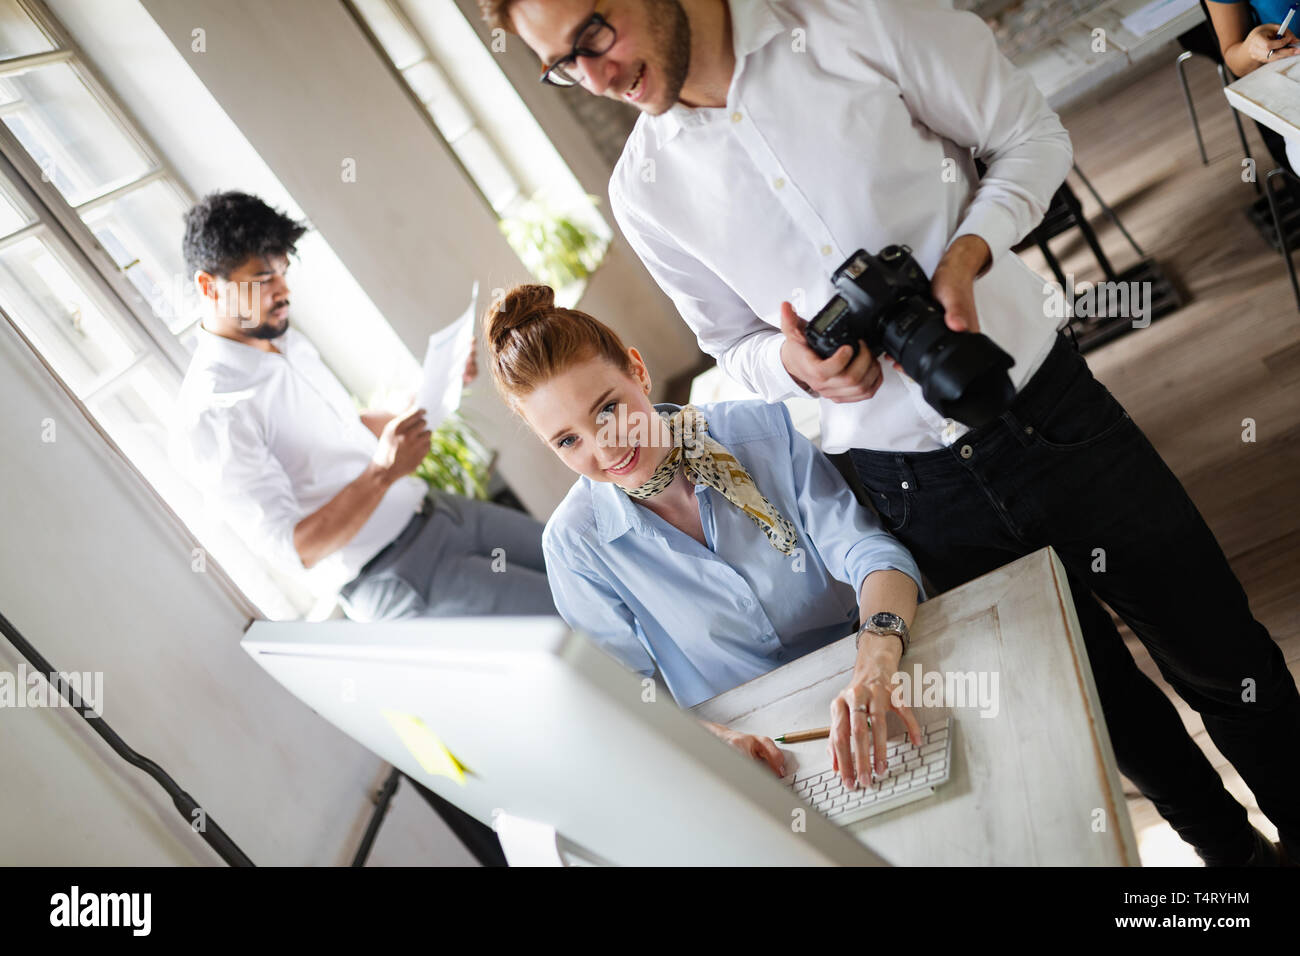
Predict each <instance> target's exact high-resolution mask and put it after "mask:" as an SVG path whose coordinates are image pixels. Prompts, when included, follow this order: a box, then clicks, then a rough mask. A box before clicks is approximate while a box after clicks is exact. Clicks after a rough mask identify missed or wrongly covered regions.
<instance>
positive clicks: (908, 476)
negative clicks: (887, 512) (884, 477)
mask: <svg viewBox="0 0 1300 956" xmlns="http://www.w3.org/2000/svg"><path fill="white" fill-rule="evenodd" d="M894 460H895V461H896V462H897V463H898V480H899V484H900V487H902V488H903V490H904V491H916V490H917V489H918V488H919V487H920V484H919V483H918V482H917V480H916V474H915V472H913V471H912V466H911V465H910V464H909V463H908V461H907V456H906V455H903V454H898V455H895V456H894Z"/></svg>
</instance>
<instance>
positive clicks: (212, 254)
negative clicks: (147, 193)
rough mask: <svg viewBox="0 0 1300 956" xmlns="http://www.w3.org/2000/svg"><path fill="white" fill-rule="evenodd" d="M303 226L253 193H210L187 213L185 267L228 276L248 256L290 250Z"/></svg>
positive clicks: (191, 271) (300, 235) (184, 247)
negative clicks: (251, 194)
mask: <svg viewBox="0 0 1300 956" xmlns="http://www.w3.org/2000/svg"><path fill="white" fill-rule="evenodd" d="M306 231H307V225H306V223H301V222H297V221H296V220H294V219H291V218H289V217H288V216H286V215H285V214H284V213H282V212H280V211H279V210H278V209H272V208H271V207H270V206H268V205H267V204H266V203H264V202H263V201H262V200H260V199H258V198H257V197H256V196H250V195H248V193H241V192H223V193H209V194H208V195H207V196H204V197H203V199H202V200H200V201H199V202H197V203H195V205H194V206H193V208H191V209H190V211H189V212H187V213H186V214H185V241H184V244H183V249H184V252H185V267H186V268H187V269H189V273H190V275H191V276H192V275H194V273H195V272H198V271H203V272H207V273H210V274H211V275H214V276H220V277H221V278H223V279H228V278H229V277H230V273H231V272H233V271H234V270H235V269H237V268H239V266H240V264H241V263H243V262H244V261H245V260H247V259H248V258H249V257H250V256H273V255H281V256H288V255H291V254H292V253H293V252H295V251H296V249H297V242H298V240H299V239H300V238H302V234H303V233H304V232H306Z"/></svg>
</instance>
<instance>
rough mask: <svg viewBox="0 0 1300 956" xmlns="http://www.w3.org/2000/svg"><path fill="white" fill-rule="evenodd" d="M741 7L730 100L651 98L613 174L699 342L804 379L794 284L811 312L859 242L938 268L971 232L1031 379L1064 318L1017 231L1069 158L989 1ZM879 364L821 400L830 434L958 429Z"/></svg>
mask: <svg viewBox="0 0 1300 956" xmlns="http://www.w3.org/2000/svg"><path fill="white" fill-rule="evenodd" d="M731 21H732V38H733V44H734V47H735V52H736V69H735V72H734V74H733V76H732V81H731V86H730V88H729V90H728V92H727V105H726V106H725V107H723V108H689V107H686V106H683V105H682V104H680V103H678V104H676V105H675V106H673V107H672V108H671V109H670V110H669V111H668V112H666V113H664V114H663V115H661V116H649V115H643V116H642V117H641V118H640V119H639V120H638V121H637V124H636V127H635V129H634V130H633V131H632V135H631V136H630V137H629V138H628V141H627V145H626V146H625V147H624V150H623V155H622V156H621V157H620V159H619V162H618V165H617V166H616V167H615V169H614V174H613V177H612V178H611V180H610V185H609V193H610V208H611V209H612V210H613V213H614V216H615V218H616V219H617V221H618V224H619V226H620V228H621V229H622V231H623V234H624V235H625V236H626V237H627V239H628V241H629V243H631V245H632V247H633V248H634V249H635V250H636V252H637V254H638V255H639V256H640V257H641V260H642V261H643V262H644V263H645V265H646V268H647V269H648V270H649V271H650V274H651V275H652V276H653V277H654V279H655V280H656V281H657V282H658V283H659V285H660V286H661V287H662V288H663V289H664V291H665V292H667V294H668V295H669V296H671V297H672V299H673V301H674V303H675V304H676V306H677V309H678V311H679V312H680V313H681V315H682V317H683V318H684V319H685V320H686V322H687V324H688V325H690V327H691V328H692V330H694V332H695V334H696V336H697V338H698V339H699V343H700V347H701V348H702V349H703V350H704V351H705V352H707V353H709V354H710V355H712V356H714V357H715V358H716V359H717V360H718V363H719V364H720V366H721V367H722V368H723V370H724V371H726V372H727V373H728V374H729V375H730V376H731V377H732V378H734V379H736V380H737V381H739V382H740V383H741V384H742V385H744V386H745V387H747V388H748V389H749V390H750V391H752V392H754V393H755V394H757V395H760V396H762V397H763V398H765V399H767V400H768V401H770V402H774V401H782V400H784V399H787V398H791V397H796V396H802V395H803V394H805V393H804V392H803V390H802V389H800V387H799V386H798V385H797V384H796V383H795V381H794V379H792V378H791V377H790V375H789V373H788V372H787V371H786V370H785V367H784V365H783V364H782V362H781V357H780V348H781V342H782V335H781V332H780V325H781V312H780V309H781V302H782V300H789V301H790V302H791V304H793V305H794V306H795V311H796V312H798V313H799V315H800V316H801V317H802V318H804V319H811V318H812V316H813V315H815V314H816V313H817V311H818V310H820V308H821V307H822V306H823V305H824V304H825V303H826V302H827V301H828V300H829V299H830V297H831V296H832V295H833V294H834V291H835V290H834V287H833V286H832V285H831V283H830V275H831V273H832V272H833V271H834V270H835V268H836V267H837V266H839V265H840V263H841V262H843V261H844V260H845V259H846V258H847V257H848V256H849V255H850V254H851V253H852V252H853V251H854V250H855V249H858V248H863V249H865V250H866V251H867V252H869V253H872V254H875V253H877V252H879V251H880V250H881V249H882V248H883V247H885V246H887V245H890V244H891V243H905V244H907V245H909V246H911V248H912V254H913V256H914V257H915V258H916V260H917V262H918V263H920V265H921V267H922V268H923V269H924V270H925V271H926V273H927V274H931V275H932V274H933V271H934V268H935V266H936V265H937V264H938V262H939V259H940V257H941V256H942V255H943V253H944V251H945V250H946V249H947V247H948V245H949V244H950V243H951V241H952V240H953V239H955V238H956V237H958V236H962V235H967V234H971V235H977V236H980V237H981V238H983V239H984V241H985V242H987V243H988V246H989V249H990V250H991V252H992V254H993V258H992V264H991V267H990V268H989V270H988V271H987V272H986V273H985V274H984V275H983V276H982V277H981V278H979V279H977V280H976V282H975V303H976V310H977V313H978V317H979V322H980V328H981V331H983V332H985V333H986V334H987V335H989V336H990V337H991V338H992V339H993V340H994V341H995V342H996V343H997V344H998V345H1000V346H1001V347H1002V348H1003V349H1005V350H1006V351H1007V352H1008V353H1010V355H1011V357H1012V358H1013V359H1014V360H1015V365H1014V367H1013V368H1012V369H1011V376H1012V381H1013V382H1014V383H1015V385H1016V387H1017V389H1018V388H1020V386H1022V385H1023V384H1024V382H1025V381H1027V380H1028V378H1029V377H1030V375H1031V374H1032V373H1033V372H1034V371H1035V370H1036V369H1037V367H1038V365H1039V364H1040V363H1041V361H1042V359H1043V358H1044V357H1045V356H1046V354H1047V351H1048V349H1049V348H1050V346H1051V344H1052V341H1053V339H1054V337H1055V332H1056V330H1057V329H1058V328H1061V327H1063V326H1064V325H1065V322H1066V319H1065V318H1063V317H1060V316H1062V315H1063V310H1061V309H1060V308H1059V303H1058V304H1057V307H1056V308H1053V309H1048V308H1045V301H1046V297H1047V293H1046V292H1045V284H1044V280H1043V279H1042V278H1041V277H1040V276H1038V275H1037V274H1036V273H1035V272H1034V271H1033V270H1031V269H1030V268H1029V267H1028V266H1026V265H1025V264H1024V263H1022V262H1021V261H1020V258H1019V257H1018V256H1016V255H1015V254H1014V253H1012V252H1011V251H1010V248H1011V246H1012V245H1014V244H1015V243H1016V242H1018V241H1019V240H1020V239H1022V238H1023V237H1024V236H1025V235H1026V234H1027V233H1028V232H1029V230H1030V229H1032V228H1033V227H1034V226H1035V225H1037V224H1038V222H1039V221H1040V220H1041V219H1042V217H1043V214H1044V213H1045V212H1046V209H1047V206H1048V204H1049V203H1050V201H1051V198H1052V194H1053V193H1054V192H1055V191H1056V189H1057V187H1058V186H1060V184H1061V182H1062V181H1063V180H1064V178H1065V174H1066V172H1067V171H1068V170H1069V168H1070V163H1071V158H1072V149H1071V146H1070V140H1069V135H1068V134H1067V133H1066V131H1065V129H1064V128H1063V127H1062V126H1061V124H1060V121H1059V120H1058V119H1057V117H1056V114H1055V113H1053V112H1052V111H1051V110H1050V109H1049V108H1048V107H1047V104H1046V102H1045V101H1044V99H1043V97H1042V95H1041V94H1040V93H1039V91H1038V89H1037V88H1036V87H1035V86H1034V84H1033V82H1032V80H1031V79H1030V78H1029V76H1028V75H1027V74H1024V73H1022V72H1020V71H1018V70H1016V69H1015V68H1014V67H1013V66H1012V65H1011V63H1010V62H1009V61H1008V60H1007V59H1006V58H1005V57H1004V56H1002V54H1001V53H1000V52H999V51H998V49H997V46H996V44H995V42H994V38H993V34H992V31H990V30H989V28H988V27H987V26H986V25H985V24H984V22H983V21H982V20H980V19H979V18H978V17H977V16H975V15H974V14H971V13H959V12H954V11H952V10H948V9H942V8H936V7H933V6H931V5H929V4H927V3H925V2H924V0H905V2H892V0H879V2H875V0H798V2H793V0H788V2H778V0H742V2H733V3H731ZM972 147H973V148H974V151H975V155H977V156H979V157H980V158H981V159H983V160H984V161H985V162H986V163H987V164H988V171H987V173H986V174H985V176H984V178H983V179H982V180H980V179H978V178H977V176H976V172H975V166H974V161H973V159H972V157H971V148H972ZM1058 294H1059V293H1058ZM882 370H883V374H884V381H883V383H882V384H881V386H880V389H879V390H878V391H877V392H876V394H875V395H874V396H873V397H872V398H870V399H868V400H866V401H864V402H857V403H852V404H835V403H833V402H831V401H829V400H827V399H821V401H820V406H821V430H822V448H823V449H824V450H825V451H827V452H830V453H835V452H842V451H844V450H846V449H848V448H868V449H878V450H883V451H926V450H930V449H935V448H940V447H943V446H945V445H948V444H951V443H952V441H953V440H955V439H956V438H957V437H958V436H959V435H961V434H962V433H963V432H964V431H965V430H966V429H965V427H964V426H962V425H961V424H960V423H956V422H952V421H950V420H948V419H945V418H943V417H942V416H941V415H939V413H938V412H936V411H935V410H934V409H933V408H931V407H930V406H929V405H927V404H926V402H925V400H924V399H923V398H922V397H921V388H920V386H919V385H917V384H916V383H915V382H914V381H912V380H911V379H910V378H908V377H907V376H904V375H901V374H900V373H898V372H896V371H895V370H894V368H893V366H892V365H890V364H889V363H888V362H884V363H882Z"/></svg>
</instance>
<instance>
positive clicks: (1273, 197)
mask: <svg viewBox="0 0 1300 956" xmlns="http://www.w3.org/2000/svg"><path fill="white" fill-rule="evenodd" d="M1277 176H1280V177H1282V180H1283V182H1287V181H1290V182H1291V184H1292V185H1293V186H1296V187H1300V178H1297V177H1296V176H1294V175H1293V174H1292V173H1291V172H1290V171H1289V170H1286V169H1283V168H1282V167H1281V166H1279V167H1278V168H1277V169H1273V170H1270V171H1269V174H1268V175H1267V176H1265V177H1264V192H1265V194H1266V195H1267V196H1268V208H1269V211H1270V212H1272V213H1273V228H1274V229H1276V230H1277V238H1278V242H1279V243H1281V245H1282V258H1283V259H1284V260H1285V261H1286V271H1287V275H1288V276H1290V277H1291V291H1293V292H1294V293H1295V304H1296V309H1297V310H1300V280H1298V279H1297V278H1296V270H1295V263H1294V262H1293V261H1292V259H1291V242H1290V240H1289V239H1288V237H1287V223H1286V222H1284V221H1283V219H1282V211H1281V208H1280V206H1279V203H1278V190H1277V188H1276V187H1275V186H1274V185H1273V179H1274V177H1277Z"/></svg>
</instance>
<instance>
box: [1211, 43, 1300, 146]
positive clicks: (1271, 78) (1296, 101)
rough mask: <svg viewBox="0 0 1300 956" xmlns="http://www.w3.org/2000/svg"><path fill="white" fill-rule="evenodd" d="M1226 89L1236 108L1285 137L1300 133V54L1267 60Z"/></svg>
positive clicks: (1229, 100)
mask: <svg viewBox="0 0 1300 956" xmlns="http://www.w3.org/2000/svg"><path fill="white" fill-rule="evenodd" d="M1223 92H1224V95H1225V96H1227V97H1228V103H1229V104H1231V106H1232V108H1233V109H1235V110H1239V111H1240V112H1242V113H1245V114H1246V115H1247V116H1249V117H1250V118H1251V119H1255V120H1258V121H1259V122H1261V123H1263V124H1264V125H1265V126H1267V127H1268V128H1269V129H1272V130H1276V131H1277V132H1279V133H1281V134H1282V135H1283V136H1288V137H1295V136H1300V56H1289V57H1287V58H1286V59H1284V60H1278V61H1277V62H1276V63H1265V64H1263V65H1262V66H1259V67H1257V68H1256V69H1254V70H1251V71H1250V72H1249V73H1247V74H1246V75H1245V76H1243V77H1242V78H1241V79H1239V80H1237V81H1236V82H1234V83H1230V84H1229V85H1228V86H1225V87H1224V88H1223Z"/></svg>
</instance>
